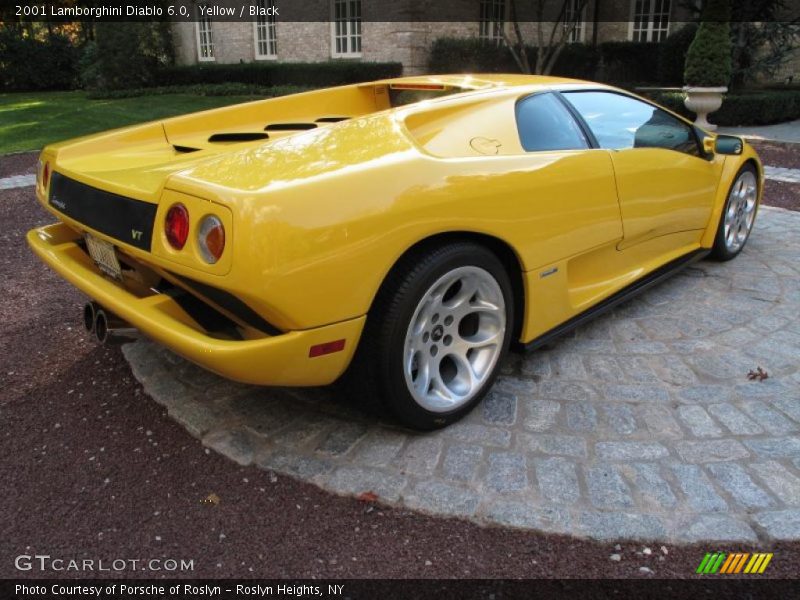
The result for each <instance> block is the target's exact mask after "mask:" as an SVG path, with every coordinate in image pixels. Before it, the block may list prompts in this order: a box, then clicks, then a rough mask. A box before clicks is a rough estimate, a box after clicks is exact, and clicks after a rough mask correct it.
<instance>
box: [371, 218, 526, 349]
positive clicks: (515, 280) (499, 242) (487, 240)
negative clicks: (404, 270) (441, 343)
mask: <svg viewBox="0 0 800 600" xmlns="http://www.w3.org/2000/svg"><path fill="white" fill-rule="evenodd" d="M453 242H473V243H476V244H479V245H481V246H483V247H485V248H486V249H488V250H489V251H490V252H492V254H494V255H495V256H496V257H497V258H498V259H499V260H500V262H501V263H502V264H503V267H504V268H505V270H506V273H507V274H508V278H509V280H510V281H511V288H512V293H513V295H514V297H513V301H514V308H515V310H514V324H513V329H512V336H513V337H512V338H511V340H512V344H513V342H515V341H519V337H520V335H521V333H522V324H523V323H524V319H525V312H526V308H527V306H526V293H525V281H524V276H523V273H524V269H523V266H522V261H521V260H520V257H519V255H518V254H517V253H516V251H515V250H514V248H513V247H512V246H511V244H509V243H508V242H507V241H505V240H503V239H501V238H499V237H496V236H494V235H491V234H487V233H479V232H475V231H444V232H440V233H435V234H431V235H429V236H427V237H425V238H422V239H420V240H418V241H417V242H415V243H414V244H413V245H411V246H409V247H408V248H407V249H406V250H405V251H404V252H403V253H402V254H401V255H400V256H398V257H397V259H396V260H395V261H394V263H393V264H392V266H391V267H390V268H389V270H388V271H387V272H386V274H385V275H384V277H383V279H382V280H381V284H380V286H379V287H378V290H376V292H375V294H374V295H373V298H372V302H371V303H370V311H371V310H372V307H373V306H374V304H375V301H376V299H377V298H378V295H379V294H380V292H381V290H382V289H383V287H384V285H385V284H386V282H387V281H389V280H390V279H391V277H392V275H393V274H394V273H395V272H396V271H397V269H398V268H400V267H401V266H402V265H403V263H404V262H405V261H406V260H408V259H410V258H411V257H413V256H415V255H419V254H424V253H426V252H428V251H430V250H432V249H433V248H437V247H440V246H442V245H445V244H448V243H453Z"/></svg>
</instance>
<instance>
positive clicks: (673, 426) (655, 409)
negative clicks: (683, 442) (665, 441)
mask: <svg viewBox="0 0 800 600" xmlns="http://www.w3.org/2000/svg"><path fill="white" fill-rule="evenodd" d="M641 414H642V420H643V421H644V423H645V425H646V426H647V429H648V430H649V431H650V433H651V434H652V435H654V436H656V437H660V438H681V437H683V431H681V427H680V425H678V422H677V421H676V420H675V419H674V417H673V416H672V412H671V411H670V410H669V409H668V408H667V407H666V406H645V407H642V411H641Z"/></svg>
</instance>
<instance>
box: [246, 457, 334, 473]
mask: <svg viewBox="0 0 800 600" xmlns="http://www.w3.org/2000/svg"><path fill="white" fill-rule="evenodd" d="M256 464H257V465H258V466H259V467H261V468H262V469H268V470H271V471H277V472H278V473H286V474H288V475H292V476H294V477H300V478H301V479H314V478H315V477H317V476H319V475H322V474H324V473H327V472H328V471H330V470H331V469H332V468H333V466H332V464H331V463H330V462H329V461H327V460H323V459H319V458H316V457H314V456H308V455H305V454H295V453H293V452H287V451H280V450H279V451H276V452H272V453H268V454H266V455H264V456H261V457H260V458H259V459H258V460H257V461H256Z"/></svg>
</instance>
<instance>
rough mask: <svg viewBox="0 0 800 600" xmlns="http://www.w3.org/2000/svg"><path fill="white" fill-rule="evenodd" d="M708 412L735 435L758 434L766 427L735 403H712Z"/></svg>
mask: <svg viewBox="0 0 800 600" xmlns="http://www.w3.org/2000/svg"><path fill="white" fill-rule="evenodd" d="M708 412H709V413H711V414H712V415H713V416H714V417H715V418H716V419H717V420H718V421H719V422H720V423H722V424H723V425H724V426H725V427H727V428H728V429H729V430H730V432H731V433H733V434H734V435H758V434H759V433H763V432H764V429H763V428H762V427H761V426H760V425H759V424H758V423H756V422H755V421H753V420H752V419H750V418H749V417H748V416H747V415H745V414H744V413H743V412H742V411H740V410H739V409H737V408H736V407H735V406H734V405H733V404H728V403H722V404H711V405H709V407H708Z"/></svg>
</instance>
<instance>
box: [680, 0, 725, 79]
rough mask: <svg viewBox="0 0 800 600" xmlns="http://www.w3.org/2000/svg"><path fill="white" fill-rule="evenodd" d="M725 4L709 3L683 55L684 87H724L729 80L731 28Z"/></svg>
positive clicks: (711, 0) (719, 1)
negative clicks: (684, 65) (684, 61)
mask: <svg viewBox="0 0 800 600" xmlns="http://www.w3.org/2000/svg"><path fill="white" fill-rule="evenodd" d="M730 12H731V10H730V4H729V1H728V0H708V3H707V4H706V7H705V9H704V10H703V21H702V22H701V23H700V27H699V28H698V30H697V34H696V35H695V37H694V40H693V41H692V44H691V45H690V46H689V50H688V52H687V53H686V68H685V70H684V74H683V79H684V83H686V85H688V86H696V87H722V86H727V85H728V83H729V82H730V80H731V68H732V67H731V26H730V23H729V21H730Z"/></svg>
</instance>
